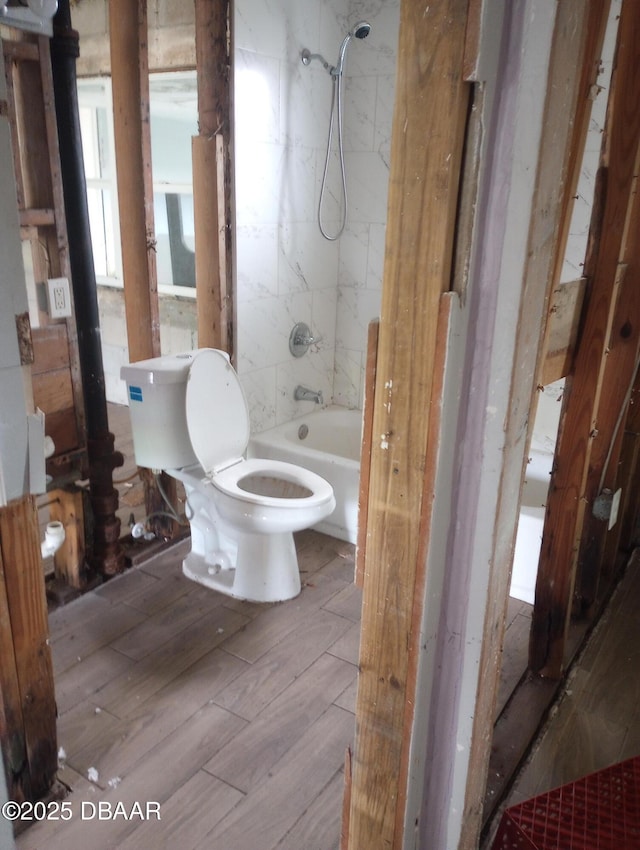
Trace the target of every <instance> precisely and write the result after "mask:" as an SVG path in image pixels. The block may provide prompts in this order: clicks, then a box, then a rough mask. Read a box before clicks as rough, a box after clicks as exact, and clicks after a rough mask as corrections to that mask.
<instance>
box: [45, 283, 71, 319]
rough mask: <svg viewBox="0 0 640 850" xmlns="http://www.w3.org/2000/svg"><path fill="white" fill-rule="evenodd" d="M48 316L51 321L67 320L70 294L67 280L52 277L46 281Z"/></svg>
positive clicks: (69, 310) (69, 308) (69, 312)
mask: <svg viewBox="0 0 640 850" xmlns="http://www.w3.org/2000/svg"><path fill="white" fill-rule="evenodd" d="M47 297H48V300H49V315H50V316H51V318H52V319H67V318H69V317H70V316H71V292H70V290H69V279H68V278H66V277H52V278H49V280H48V281H47Z"/></svg>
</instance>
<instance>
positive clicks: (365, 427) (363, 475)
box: [355, 319, 380, 587]
mask: <svg viewBox="0 0 640 850" xmlns="http://www.w3.org/2000/svg"><path fill="white" fill-rule="evenodd" d="M379 330H380V320H379V319H374V320H373V321H371V322H369V329H368V333H367V363H366V366H365V377H364V414H363V424H362V447H361V449H360V482H359V492H358V540H357V545H356V564H355V584H356V585H357V587H362V585H363V583H364V565H365V555H366V551H367V536H368V528H369V525H368V519H367V517H368V513H369V481H370V477H371V447H372V443H373V410H374V399H375V393H376V363H377V359H378V334H379Z"/></svg>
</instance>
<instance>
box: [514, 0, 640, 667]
mask: <svg viewBox="0 0 640 850" xmlns="http://www.w3.org/2000/svg"><path fill="white" fill-rule="evenodd" d="M639 100H640V6H638V4H637V3H635V2H634V1H633V0H631V2H629V0H624V2H623V5H622V11H621V17H620V22H619V30H618V48H617V54H616V66H615V70H614V78H613V84H612V91H611V95H610V97H609V112H608V116H607V135H606V140H605V141H606V149H605V156H606V161H605V164H606V168H607V179H606V195H605V207H604V211H603V214H602V228H601V232H600V238H599V247H598V252H597V256H596V258H595V264H594V273H593V280H592V281H591V282H590V284H591V285H590V289H589V292H588V299H587V301H586V305H585V316H584V323H583V330H582V335H581V338H580V341H579V343H578V349H577V352H576V360H575V365H574V374H573V376H571V377H570V378H569V379H568V381H567V386H566V389H565V396H564V401H563V412H562V415H561V427H560V434H559V438H558V444H557V447H556V459H555V468H554V472H553V475H552V478H551V484H550V489H549V497H548V499H547V511H546V519H545V526H544V532H543V539H542V549H541V555H540V564H539V568H538V580H537V585H536V604H535V606H534V613H533V621H532V630H531V643H530V652H529V662H530V665H531V668H532V669H533V670H534V671H536V672H538V673H540V674H542V675H546V676H551V677H555V678H557V677H558V676H560V675H561V672H562V669H563V662H564V649H565V642H566V633H567V629H568V627H569V622H570V613H571V601H572V596H573V590H574V584H575V576H576V563H577V552H578V545H579V540H580V536H581V533H582V529H583V525H584V512H585V501H584V497H585V485H586V480H587V475H588V470H589V463H590V460H591V454H592V446H593V439H594V437H595V435H596V433H597V418H598V414H599V405H600V399H601V394H602V387H603V380H604V374H605V365H606V357H607V348H608V342H609V337H610V333H611V327H612V322H613V317H614V313H615V304H616V293H617V289H618V284H619V281H620V267H619V258H620V255H621V249H622V246H623V244H624V238H625V227H626V224H627V220H628V216H629V205H630V197H631V192H632V187H633V174H634V168H635V167H636V157H637V151H638V140H639V139H640V111H639V110H638V108H637V104H638V102H639Z"/></svg>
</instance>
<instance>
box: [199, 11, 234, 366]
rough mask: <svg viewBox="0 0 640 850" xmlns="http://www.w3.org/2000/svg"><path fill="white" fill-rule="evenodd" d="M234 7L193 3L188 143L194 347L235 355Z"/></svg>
mask: <svg viewBox="0 0 640 850" xmlns="http://www.w3.org/2000/svg"><path fill="white" fill-rule="evenodd" d="M233 14H234V9H233V2H232V0H224V2H221V3H211V2H209V0H195V34H196V69H197V78H198V125H199V131H200V134H199V136H197V137H195V138H194V139H193V201H194V216H195V243H196V245H195V251H196V297H197V308H198V346H199V347H200V348H203V347H213V348H221V349H223V350H225V351H227V352H228V353H229V354H230V355H232V356H233V354H234V349H235V345H234V320H233V279H234V275H233V245H232V235H233V228H232V222H233V209H232V197H233V192H232V186H233V170H232V150H233V122H232V96H231V83H232V62H233Z"/></svg>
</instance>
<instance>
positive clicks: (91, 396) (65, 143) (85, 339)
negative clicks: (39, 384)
mask: <svg viewBox="0 0 640 850" xmlns="http://www.w3.org/2000/svg"><path fill="white" fill-rule="evenodd" d="M79 55H80V49H79V39H78V33H77V32H76V31H75V30H74V29H73V28H72V27H71V11H70V9H69V0H59V3H58V11H57V13H56V15H55V17H54V19H53V38H52V41H51V66H52V72H53V91H54V99H55V108H56V119H57V125H58V145H59V148H60V165H61V169H62V188H63V194H64V209H65V215H66V219H67V234H68V241H69V265H70V267H71V279H72V288H73V300H74V307H75V318H76V325H77V334H78V350H79V355H80V371H81V377H82V393H83V397H84V406H85V420H86V424H87V446H88V455H89V487H90V500H91V507H92V509H93V515H94V526H93V554H92V556H91V566H92V567H93V568H94V569H95V570H96V571H98V572H100V573H103V574H105V575H112V574H114V573H117V572H121V571H122V569H123V567H124V552H123V550H122V547H121V546H120V544H119V538H120V520H119V519H118V517H117V516H116V511H117V509H118V492H117V490H116V489H115V488H114V486H113V470H114V468H115V467H117V466H121V465H122V463H123V458H122V455H121V454H120V453H119V452H115V451H114V437H113V434H111V433H110V432H109V421H108V416H107V399H106V392H105V382H104V367H103V362H102V346H101V340H100V314H99V311H98V292H97V287H96V277H95V269H94V264H93V249H92V246H91V231H90V227H89V205H88V202H87V185H86V179H85V173H84V159H83V154H82V136H81V133H80V114H79V109H78V92H77V85H76V82H77V79H76V59H77V58H78V56H79Z"/></svg>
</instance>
